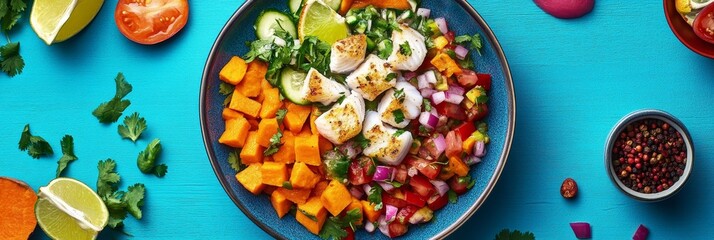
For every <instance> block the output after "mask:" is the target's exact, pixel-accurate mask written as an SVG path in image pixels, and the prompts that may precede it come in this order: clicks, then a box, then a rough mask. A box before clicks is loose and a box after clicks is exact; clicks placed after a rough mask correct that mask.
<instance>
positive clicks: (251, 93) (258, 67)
mask: <svg viewBox="0 0 714 240" xmlns="http://www.w3.org/2000/svg"><path fill="white" fill-rule="evenodd" d="M266 73H268V65H267V64H266V63H264V62H262V61H258V60H256V61H252V62H250V63H249V64H248V69H247V70H246V73H245V77H244V78H243V81H241V82H240V83H239V84H238V85H236V91H238V92H240V93H241V94H243V96H246V97H257V96H258V95H260V93H261V92H262V91H261V82H263V80H265V74H266ZM234 94H235V93H234Z"/></svg>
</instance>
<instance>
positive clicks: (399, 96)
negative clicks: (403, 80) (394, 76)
mask: <svg viewBox="0 0 714 240" xmlns="http://www.w3.org/2000/svg"><path fill="white" fill-rule="evenodd" d="M405 97H406V95H405V94H404V88H400V89H396V90H394V98H396V99H397V100H399V102H404V98H405Z"/></svg>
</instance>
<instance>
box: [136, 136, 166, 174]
mask: <svg viewBox="0 0 714 240" xmlns="http://www.w3.org/2000/svg"><path fill="white" fill-rule="evenodd" d="M160 153H161V140H159V139H158V138H156V139H154V140H153V141H151V142H150V143H149V145H147V146H146V149H144V151H141V152H140V153H139V157H137V158H136V165H137V166H139V170H141V172H143V173H155V174H156V175H157V176H159V177H163V175H161V173H162V171H163V173H164V174H165V173H166V172H165V170H166V169H165V168H166V166H165V165H164V167H162V168H164V169H159V171H156V170H154V168H155V167H156V166H155V164H156V159H157V158H159V154H160Z"/></svg>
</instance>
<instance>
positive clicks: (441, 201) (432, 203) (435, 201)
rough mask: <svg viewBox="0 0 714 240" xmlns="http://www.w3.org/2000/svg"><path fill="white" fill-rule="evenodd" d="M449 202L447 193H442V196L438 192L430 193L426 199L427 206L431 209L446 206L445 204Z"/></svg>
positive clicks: (434, 209)
mask: <svg viewBox="0 0 714 240" xmlns="http://www.w3.org/2000/svg"><path fill="white" fill-rule="evenodd" d="M448 202H449V197H448V195H446V194H444V196H441V195H439V194H438V193H436V194H434V195H432V196H431V197H430V198H429V199H428V200H427V203H428V205H427V207H429V209H431V210H432V211H436V210H439V209H441V208H443V207H444V206H446V204H447V203H448Z"/></svg>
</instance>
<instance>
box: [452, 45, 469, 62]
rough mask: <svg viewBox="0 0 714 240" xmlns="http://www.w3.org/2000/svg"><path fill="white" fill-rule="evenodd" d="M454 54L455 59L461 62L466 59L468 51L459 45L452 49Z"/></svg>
mask: <svg viewBox="0 0 714 240" xmlns="http://www.w3.org/2000/svg"><path fill="white" fill-rule="evenodd" d="M454 52H455V53H456V58H458V59H461V60H464V59H466V56H467V55H468V54H469V50H468V49H466V48H465V47H464V46H461V45H456V48H454Z"/></svg>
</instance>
